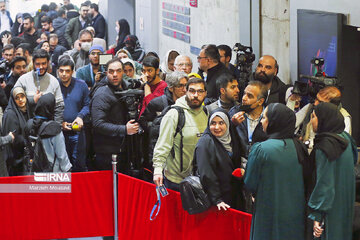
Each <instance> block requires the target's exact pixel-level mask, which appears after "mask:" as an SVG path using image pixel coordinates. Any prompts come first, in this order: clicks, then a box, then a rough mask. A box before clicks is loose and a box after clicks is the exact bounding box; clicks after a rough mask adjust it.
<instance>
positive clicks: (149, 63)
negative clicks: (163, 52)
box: [142, 56, 160, 69]
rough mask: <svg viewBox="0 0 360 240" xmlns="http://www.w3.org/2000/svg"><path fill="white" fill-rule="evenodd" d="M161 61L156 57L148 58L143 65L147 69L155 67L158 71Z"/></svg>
mask: <svg viewBox="0 0 360 240" xmlns="http://www.w3.org/2000/svg"><path fill="white" fill-rule="evenodd" d="M159 64H160V62H159V59H158V58H156V57H154V56H148V57H145V58H144V60H143V62H142V65H143V66H145V67H153V68H155V69H158V68H159Z"/></svg>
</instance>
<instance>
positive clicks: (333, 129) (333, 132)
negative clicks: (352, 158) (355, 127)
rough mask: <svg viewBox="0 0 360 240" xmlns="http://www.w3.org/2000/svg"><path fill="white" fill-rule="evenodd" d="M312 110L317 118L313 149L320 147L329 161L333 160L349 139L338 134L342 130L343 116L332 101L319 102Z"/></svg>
mask: <svg viewBox="0 0 360 240" xmlns="http://www.w3.org/2000/svg"><path fill="white" fill-rule="evenodd" d="M314 111H315V114H316V116H317V118H318V129H317V131H316V136H315V140H314V149H320V150H321V151H323V152H324V154H325V155H326V157H327V158H328V159H329V161H334V160H336V159H338V158H339V157H340V156H341V154H342V153H343V152H344V151H345V149H346V148H347V146H348V144H349V141H347V140H346V139H344V138H342V137H340V136H339V135H338V134H340V133H342V132H343V131H344V128H345V123H344V117H343V116H342V114H341V113H340V111H339V109H338V108H337V106H335V105H334V104H332V103H320V104H319V105H317V106H315V110H314Z"/></svg>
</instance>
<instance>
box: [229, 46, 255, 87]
mask: <svg viewBox="0 0 360 240" xmlns="http://www.w3.org/2000/svg"><path fill="white" fill-rule="evenodd" d="M233 50H234V51H235V52H236V60H235V65H236V67H237V69H238V70H239V72H240V79H239V84H241V85H243V86H239V87H240V88H242V87H243V88H245V86H246V84H247V82H248V80H249V76H250V74H252V64H253V62H254V61H255V54H254V53H253V49H252V47H248V46H244V45H241V44H240V43H235V46H234V47H233Z"/></svg>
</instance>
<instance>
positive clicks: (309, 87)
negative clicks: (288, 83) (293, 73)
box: [292, 58, 342, 99]
mask: <svg viewBox="0 0 360 240" xmlns="http://www.w3.org/2000/svg"><path fill="white" fill-rule="evenodd" d="M310 62H311V63H312V64H314V66H315V67H316V69H317V72H316V74H315V76H310V75H304V74H300V79H307V80H308V81H307V82H306V81H295V84H294V88H293V90H292V93H294V94H298V95H301V96H309V97H311V98H312V99H315V98H316V95H317V93H318V92H319V91H320V89H322V88H324V87H327V86H334V87H337V88H339V89H342V85H341V81H340V80H339V79H337V78H336V77H329V76H327V75H326V74H325V73H324V72H323V71H322V68H321V67H322V66H323V65H324V63H325V60H324V59H323V58H313V59H311V61H310Z"/></svg>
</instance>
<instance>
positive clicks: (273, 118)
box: [266, 103, 311, 175]
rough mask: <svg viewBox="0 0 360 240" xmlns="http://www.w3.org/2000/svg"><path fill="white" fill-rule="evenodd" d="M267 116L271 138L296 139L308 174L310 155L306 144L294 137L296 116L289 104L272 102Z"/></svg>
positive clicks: (268, 132) (300, 160) (300, 157)
mask: <svg viewBox="0 0 360 240" xmlns="http://www.w3.org/2000/svg"><path fill="white" fill-rule="evenodd" d="M266 116H267V118H268V122H269V123H268V127H267V129H266V133H267V135H268V136H269V138H270V139H287V138H291V139H293V141H294V144H295V148H296V153H297V156H298V161H299V163H300V164H301V165H303V169H304V175H307V173H306V172H307V171H311V170H307V169H308V167H306V165H307V162H308V161H306V160H307V158H308V156H309V154H308V151H307V148H306V146H305V145H304V144H303V143H302V142H301V141H300V140H299V139H297V138H295V137H294V133H295V123H296V116H295V113H294V112H293V111H291V110H290V109H289V108H288V107H287V106H285V105H284V104H282V103H270V104H269V106H268V107H267V112H266Z"/></svg>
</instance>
